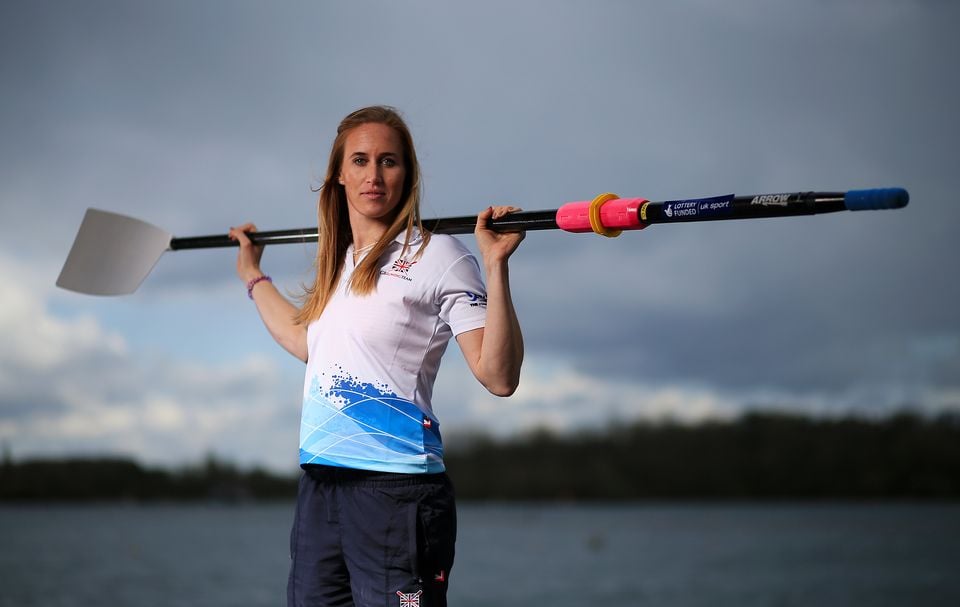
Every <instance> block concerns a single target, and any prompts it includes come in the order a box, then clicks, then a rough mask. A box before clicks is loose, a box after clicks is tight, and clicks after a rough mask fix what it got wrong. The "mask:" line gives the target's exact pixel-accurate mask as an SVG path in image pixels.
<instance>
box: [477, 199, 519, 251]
mask: <svg viewBox="0 0 960 607" xmlns="http://www.w3.org/2000/svg"><path fill="white" fill-rule="evenodd" d="M519 210H520V208H519V207H512V206H496V207H487V208H486V209H484V210H483V211H481V212H480V214H479V215H477V227H476V229H475V230H474V232H473V233H474V235H475V236H476V238H477V247H479V249H480V254H481V255H483V259H484V261H485V262H486V263H495V262H499V261H506V260H507V259H508V258H509V257H510V255H512V254H513V252H514V251H516V250H517V247H518V246H520V243H521V242H522V241H523V238H524V236H526V232H495V231H493V230H491V229H490V228H489V227H487V225H488V222H489V221H490V220H491V219H500V218H501V217H503V216H504V215H507V214H509V213H515V212H517V211H519Z"/></svg>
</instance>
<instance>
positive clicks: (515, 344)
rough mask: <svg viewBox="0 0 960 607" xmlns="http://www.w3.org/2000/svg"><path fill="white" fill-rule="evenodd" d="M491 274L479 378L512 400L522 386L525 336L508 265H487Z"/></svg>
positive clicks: (488, 272) (497, 262)
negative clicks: (515, 305)
mask: <svg viewBox="0 0 960 607" xmlns="http://www.w3.org/2000/svg"><path fill="white" fill-rule="evenodd" d="M484 269H485V271H486V274H487V321H486V326H485V327H484V330H483V341H482V343H481V345H480V355H479V359H478V361H477V369H476V373H477V377H478V379H479V380H480V382H481V383H482V384H483V385H484V386H485V387H486V388H487V389H488V390H489V391H490V392H492V393H493V394H496V395H498V396H510V395H511V394H513V393H514V391H516V389H517V386H518V385H519V383H520V367H521V366H522V364H523V334H522V332H521V330H520V321H519V320H518V319H517V312H516V310H515V309H514V306H513V299H512V297H511V294H510V271H509V267H508V266H507V261H506V260H505V259H504V260H500V261H495V262H490V263H486V262H485V263H484Z"/></svg>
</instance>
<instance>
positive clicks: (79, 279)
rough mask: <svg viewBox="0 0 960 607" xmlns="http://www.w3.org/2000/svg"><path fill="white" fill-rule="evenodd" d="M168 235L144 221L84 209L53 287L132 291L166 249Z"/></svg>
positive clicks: (119, 292)
mask: <svg viewBox="0 0 960 607" xmlns="http://www.w3.org/2000/svg"><path fill="white" fill-rule="evenodd" d="M170 238H171V234H169V233H167V232H165V231H164V230H161V229H160V228H158V227H157V226H154V225H151V224H149V223H147V222H145V221H140V220H139V219H134V218H133V217H127V216H126V215H118V214H117V213H109V212H107V211H100V210H98V209H87V213H86V215H84V217H83V222H82V223H81V224H80V230H79V231H78V232H77V238H76V239H75V240H74V241H73V247H72V248H71V249H70V254H69V255H67V261H66V262H64V264H63V269H62V270H61V271H60V277H59V278H57V286H58V287H60V288H63V289H69V290H71V291H76V292H78V293H86V294H88V295H126V294H128V293H133V292H134V291H136V290H137V287H139V286H140V283H141V282H143V279H144V278H146V277H147V274H149V273H150V270H152V269H153V266H155V265H156V263H157V261H159V259H160V256H161V255H163V252H164V251H166V250H167V249H168V248H169V246H170Z"/></svg>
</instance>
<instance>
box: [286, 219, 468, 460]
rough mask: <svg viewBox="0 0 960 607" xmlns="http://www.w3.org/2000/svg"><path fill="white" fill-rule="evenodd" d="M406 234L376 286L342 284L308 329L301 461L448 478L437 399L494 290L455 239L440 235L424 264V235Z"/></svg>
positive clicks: (349, 260) (345, 276)
mask: <svg viewBox="0 0 960 607" xmlns="http://www.w3.org/2000/svg"><path fill="white" fill-rule="evenodd" d="M404 237H405V233H401V234H400V236H399V237H398V238H397V240H395V241H394V242H393V243H392V244H391V245H390V247H389V248H388V249H387V252H386V253H384V255H383V256H382V258H381V259H382V264H381V266H380V276H379V279H378V281H377V288H376V290H375V291H374V292H373V293H372V294H370V295H367V296H358V295H356V294H355V293H352V292H350V291H349V289H348V283H349V280H350V276H351V275H352V274H353V271H354V268H355V266H354V263H353V248H352V247H351V248H350V249H348V250H347V254H346V259H345V261H344V268H343V272H342V275H341V278H340V284H339V286H338V287H337V290H336V292H335V294H334V295H333V297H331V299H330V301H329V303H328V304H327V307H326V309H325V310H324V311H323V314H322V315H321V316H320V318H319V319H317V320H315V321H313V322H312V323H310V325H309V326H308V327H307V369H306V377H305V380H304V387H303V412H302V416H301V422H300V464H301V465H304V464H324V465H327V466H341V467H348V468H359V469H364V470H379V471H384V472H405V473H427V472H441V471H443V470H444V465H443V445H442V442H441V439H440V426H439V423H438V422H437V418H436V416H435V415H434V414H433V408H432V405H431V400H430V399H431V396H432V394H433V383H434V380H435V379H436V377H437V371H438V370H439V368H440V358H441V357H442V355H443V352H444V350H446V347H447V342H448V341H449V340H450V338H451V337H453V336H456V335H459V334H460V333H462V332H464V331H470V330H472V329H477V328H480V327H483V326H484V323H485V321H486V301H487V298H486V288H485V287H484V284H483V280H482V278H481V276H480V268H479V266H478V265H477V260H476V258H475V257H474V256H473V255H471V254H470V252H469V251H468V250H467V248H466V247H465V246H464V245H463V244H462V243H461V242H460V241H459V240H457V239H456V238H454V237H452V236H447V235H442V234H434V235H432V236H431V239H430V242H429V244H428V245H427V246H426V247H425V248H424V249H423V254H422V255H421V257H420V258H419V259H415V257H414V256H415V254H416V253H417V251H418V250H419V248H420V246H421V243H422V240H421V238H420V235H419V234H415V235H414V240H413V242H412V243H411V245H410V247H409V248H408V250H407V252H406V254H405V255H403V256H402V257H401V255H400V253H401V251H402V250H403V240H404Z"/></svg>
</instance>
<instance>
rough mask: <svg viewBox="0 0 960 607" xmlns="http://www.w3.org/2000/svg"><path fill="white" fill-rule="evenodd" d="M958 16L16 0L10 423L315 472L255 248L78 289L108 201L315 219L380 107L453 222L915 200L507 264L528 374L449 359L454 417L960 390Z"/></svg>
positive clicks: (2, 265) (735, 407) (595, 244)
mask: <svg viewBox="0 0 960 607" xmlns="http://www.w3.org/2000/svg"><path fill="white" fill-rule="evenodd" d="M957 23H960V7H958V5H957V4H956V3H951V2H943V1H935V0H925V1H922V0H921V1H914V2H909V1H900V0H897V1H894V0H863V1H847V2H768V1H759V0H757V1H753V0H730V1H728V2H723V3H716V2H708V1H705V0H682V1H678V2H672V3H653V2H649V3H648V2H626V1H618V2H612V1H611V2H597V1H577V2H573V1H567V2H556V1H552V2H502V1H499V0H495V1H489V0H488V1H485V2H471V3H455V2H439V1H437V2H433V1H430V2H428V1H413V2H338V3H334V2H285V3H281V4H279V5H278V4H275V3H264V2H225V1H223V2H214V1H211V2H193V1H167V2H161V3H157V2H140V1H132V2H131V1H124V2H120V1H115V2H97V1H91V2H83V3H78V2H54V1H40V2H36V1H27V0H24V1H21V0H13V1H11V0H7V1H5V2H4V3H3V4H2V5H0V90H2V94H0V217H2V221H0V302H2V305H0V329H2V333H3V336H4V338H3V339H2V340H0V443H2V444H3V445H5V447H6V449H8V450H9V451H10V452H12V453H13V455H14V457H27V456H36V455H61V454H67V453H70V454H77V453H80V454H103V453H109V454H124V455H131V456H134V457H136V458H138V459H140V460H142V461H144V462H148V463H151V464H152V463H157V464H164V465H175V464H181V463H184V462H191V461H196V460H198V459H199V458H201V457H203V456H204V454H206V453H209V452H212V453H216V454H217V455H220V456H222V457H226V458H230V459H233V460H235V461H237V462H239V463H241V464H244V465H252V464H262V465H266V466H270V467H272V468H275V469H278V470H287V469H292V468H293V467H294V466H295V463H296V435H297V424H298V415H299V405H300V402H299V399H300V393H301V390H302V373H303V369H302V365H301V364H300V363H299V362H298V361H296V360H294V359H293V358H292V357H289V356H288V355H286V354H284V353H283V352H282V351H281V350H280V348H279V347H277V346H276V345H275V344H273V342H272V341H271V340H270V338H269V336H268V335H267V334H266V331H265V330H264V329H263V328H262V326H261V325H260V322H259V319H258V317H257V315H256V312H255V310H254V308H253V306H252V305H251V303H250V302H249V301H248V300H247V298H246V293H245V289H244V287H243V285H242V284H241V283H240V281H239V279H237V278H236V276H235V273H234V254H235V253H234V252H233V251H231V250H225V249H224V250H212V251H186V252H176V253H167V254H165V255H164V257H163V258H162V259H161V261H160V263H159V264H158V266H157V268H156V269H155V271H154V272H153V273H152V274H151V275H150V277H149V278H148V279H147V281H146V282H145V283H144V284H143V285H142V286H141V288H140V289H139V290H138V291H137V293H136V294H134V295H132V296H127V297H120V298H102V297H91V296H84V295H78V294H75V293H72V292H67V291H63V290H60V289H57V288H56V287H55V286H54V281H55V280H56V277H57V274H58V273H59V271H60V267H61V264H62V263H63V260H64V258H65V257H66V254H67V252H68V250H69V248H70V245H71V243H72V240H73V237H74V235H75V233H76V230H77V227H78V226H79V224H80V220H81V218H82V216H83V213H84V211H85V210H86V208H88V207H97V208H102V209H107V210H111V211H116V212H119V213H124V214H127V215H132V216H134V217H138V218H141V219H144V220H146V221H149V222H151V223H154V224H156V225H159V226H161V227H163V228H165V229H167V230H169V231H171V232H173V233H174V234H176V235H179V236H191V235H197V234H210V233H222V232H225V231H226V229H227V228H228V227H229V226H231V225H235V224H239V223H241V222H243V221H247V220H250V221H254V222H256V223H257V224H258V225H259V226H260V228H261V229H282V228H290V227H302V226H309V225H311V224H312V223H314V222H315V213H314V205H315V198H316V197H315V194H314V193H313V192H311V188H316V187H317V186H318V185H319V179H320V177H321V176H322V174H323V170H324V166H325V161H326V153H327V151H328V150H329V146H330V142H331V141H332V137H333V134H334V129H335V127H336V124H337V123H338V122H339V120H340V118H342V117H343V116H344V115H345V114H347V113H348V112H350V111H352V110H353V109H355V108H357V107H360V106H363V105H369V104H381V103H382V104H389V105H393V106H396V107H398V108H399V109H400V110H401V111H402V112H403V114H404V115H405V117H406V118H407V120H408V122H409V124H410V126H411V128H412V130H413V132H414V136H415V139H416V143H417V146H418V153H419V155H420V159H421V162H422V165H423V170H424V174H425V180H426V187H425V209H424V214H425V215H426V216H439V215H463V214H469V213H474V212H476V211H478V210H479V209H481V208H483V207H485V206H487V205H489V204H491V203H513V204H517V205H519V206H522V207H524V208H525V209H528V210H535V209H546V208H555V207H557V206H559V205H560V204H562V203H564V202H566V201H570V200H584V199H590V198H592V197H593V196H594V195H596V194H598V193H600V192H606V191H610V192H615V193H618V194H620V195H622V196H624V197H646V198H649V199H651V200H667V199H676V198H694V197H700V196H710V195H719V194H728V193H737V194H754V193H768V192H783V191H799V190H848V189H858V188H872V187H888V186H900V187H905V188H907V189H908V190H909V191H910V194H911V203H910V206H909V207H907V208H906V209H903V210H899V211H884V212H860V213H838V214H832V215H820V216H815V217H806V218H787V219H769V220H753V221H739V222H723V223H708V224H689V225H680V226H653V227H651V228H649V229H647V230H645V231H643V232H642V233H636V232H634V233H626V234H624V235H623V236H621V237H620V238H618V239H603V238H600V237H597V236H593V235H568V234H563V233H558V232H540V233H531V234H529V235H528V237H527V239H526V241H525V242H524V244H523V245H522V247H521V249H520V250H519V251H518V252H517V254H516V256H515V258H514V260H513V262H512V279H513V282H514V285H515V286H514V294H515V299H516V304H517V307H518V310H519V314H520V317H521V322H522V324H523V328H524V333H525V338H526V343H527V358H526V362H525V367H524V373H523V377H522V384H521V388H520V390H518V392H517V393H516V395H514V396H513V397H511V398H509V399H498V398H496V397H493V396H490V395H487V394H486V393H485V392H484V391H483V389H482V388H481V387H480V386H479V385H478V384H477V383H476V382H475V381H474V380H473V379H472V378H471V377H469V375H468V371H467V370H466V367H465V365H464V364H463V362H462V360H461V356H460V354H459V352H458V350H457V349H456V348H455V347H452V348H451V349H450V350H449V351H448V355H447V357H446V359H445V362H444V367H443V369H442V370H441V377H440V379H439V381H438V385H437V390H436V393H435V403H434V404H435V408H436V410H437V412H438V414H439V415H440V419H441V423H442V424H443V427H444V431H445V433H447V434H448V436H455V435H457V434H460V433H464V432H468V431H471V430H477V429H479V430H484V431H487V432H492V433H495V434H498V435H506V434H509V433H511V432H517V431H523V430H527V429H530V428H531V427H535V426H546V427H549V428H553V429H556V430H570V429H577V428H582V427H594V426H603V425H605V424H609V423H618V422H620V423H622V422H623V421H626V420H632V419H635V418H663V417H673V418H677V419H683V420H691V421H695V420H700V419H705V418H716V417H728V416H731V415H734V414H736V413H737V412H739V411H742V410H744V409H745V408H756V407H765V408H780V409H789V410H797V411H803V412H809V413H813V414H818V415H820V414H823V415H829V414H843V413H847V412H851V411H853V412H858V413H862V414H884V413H888V412H890V411H893V410H898V409H901V408H903V407H912V408H917V409H921V410H924V411H932V412H937V411H943V410H953V411H957V410H960V321H958V310H960V272H958V269H960V268H958V266H960V263H958V259H960V244H958V243H960V239H958V238H957V237H956V236H955V234H954V230H955V229H956V225H957V224H958V220H960V205H958V203H957V201H956V200H955V194H956V192H957V191H958V190H960V177H958V174H960V171H958V163H957V158H958V153H957V151H956V146H957V141H960V119H958V118H957V115H956V108H957V107H960V82H958V77H957V70H956V58H957V57H958V56H960V42H958V40H957V37H956V35H955V32H954V28H955V25H956V24H957ZM464 241H465V242H466V243H467V244H468V246H470V247H473V246H474V245H473V242H472V237H469V238H467V237H465V239H464ZM312 254H313V252H312V250H311V249H310V247H309V246H302V245H289V246H284V247H273V248H271V249H269V250H268V251H267V253H266V255H265V259H264V267H265V270H266V271H268V272H269V273H270V274H272V275H273V276H274V278H275V281H276V282H277V283H278V284H279V285H280V286H281V288H285V289H287V290H288V291H289V292H291V293H296V292H297V289H298V287H299V285H300V283H301V282H303V281H304V280H307V279H308V278H309V275H310V267H311V257H312ZM451 440H455V438H454V439H451Z"/></svg>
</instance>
